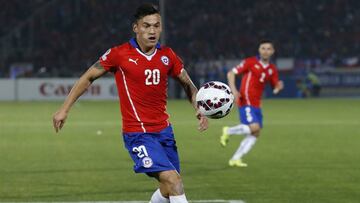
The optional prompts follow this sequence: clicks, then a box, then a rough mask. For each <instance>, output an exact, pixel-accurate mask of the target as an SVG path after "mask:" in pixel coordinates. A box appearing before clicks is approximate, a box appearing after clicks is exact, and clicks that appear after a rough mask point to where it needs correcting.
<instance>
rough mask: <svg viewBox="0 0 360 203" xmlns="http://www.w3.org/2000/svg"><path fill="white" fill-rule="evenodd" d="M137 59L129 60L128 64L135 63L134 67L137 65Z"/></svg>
mask: <svg viewBox="0 0 360 203" xmlns="http://www.w3.org/2000/svg"><path fill="white" fill-rule="evenodd" d="M138 60H139V59H135V60H134V59H132V58H129V62H133V63H135V64H136V65H137V61H138Z"/></svg>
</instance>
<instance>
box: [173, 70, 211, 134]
mask: <svg viewBox="0 0 360 203" xmlns="http://www.w3.org/2000/svg"><path fill="white" fill-rule="evenodd" d="M177 80H178V81H179V83H180V84H181V86H182V87H183V88H184V90H185V93H186V95H187V97H188V99H189V101H190V103H191V104H192V105H193V107H194V109H195V110H196V117H197V118H198V119H199V128H198V129H199V130H200V131H204V130H206V129H207V128H208V120H207V118H206V117H205V116H204V115H202V114H201V113H200V112H199V111H198V108H197V104H196V94H197V92H198V89H197V88H196V86H195V85H194V83H193V82H192V80H191V78H190V76H189V75H188V73H187V72H186V70H185V69H182V71H181V73H180V74H179V75H178V76H177Z"/></svg>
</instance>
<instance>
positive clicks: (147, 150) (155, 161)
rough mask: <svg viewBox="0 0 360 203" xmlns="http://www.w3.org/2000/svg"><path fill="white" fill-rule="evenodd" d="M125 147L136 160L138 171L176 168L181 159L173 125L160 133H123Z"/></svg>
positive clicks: (148, 171)
mask: <svg viewBox="0 0 360 203" xmlns="http://www.w3.org/2000/svg"><path fill="white" fill-rule="evenodd" d="M123 138H124V143H125V147H126V148H127V150H128V152H129V154H130V156H131V158H132V160H133V161H134V163H135V164H134V171H135V172H136V173H147V174H148V175H150V174H151V173H154V172H160V171H168V170H176V171H177V172H178V173H180V161H179V156H178V152H177V147H176V141H175V138H174V133H173V129H172V127H171V126H168V127H167V128H165V129H163V130H162V131H160V132H158V133H123Z"/></svg>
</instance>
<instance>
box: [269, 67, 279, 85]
mask: <svg viewBox="0 0 360 203" xmlns="http://www.w3.org/2000/svg"><path fill="white" fill-rule="evenodd" d="M278 82H279V73H278V71H277V69H276V67H275V66H274V68H273V74H272V75H271V78H270V84H271V86H272V87H273V88H274V87H275V85H276V84H277V83H278Z"/></svg>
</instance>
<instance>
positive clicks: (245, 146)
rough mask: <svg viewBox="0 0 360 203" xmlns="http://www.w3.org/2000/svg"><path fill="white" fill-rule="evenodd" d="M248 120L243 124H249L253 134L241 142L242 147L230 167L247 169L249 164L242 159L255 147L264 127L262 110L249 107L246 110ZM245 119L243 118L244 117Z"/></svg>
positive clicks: (235, 154) (231, 161) (234, 156)
mask: <svg viewBox="0 0 360 203" xmlns="http://www.w3.org/2000/svg"><path fill="white" fill-rule="evenodd" d="M245 114H246V118H245V120H244V119H242V122H243V123H248V126H249V128H250V130H251V133H250V134H248V135H246V137H245V138H244V139H243V140H242V141H241V143H240V146H239V147H238V149H237V150H236V152H235V153H234V155H233V156H232V158H231V159H230V160H229V165H230V166H238V167H246V166H247V164H246V163H244V162H243V161H242V158H243V156H244V155H245V154H247V153H248V152H249V151H250V150H251V148H252V147H253V146H254V145H255V143H256V140H257V138H258V137H259V136H260V130H261V127H262V113H261V109H259V108H253V107H247V108H245ZM242 118H243V116H242Z"/></svg>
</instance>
